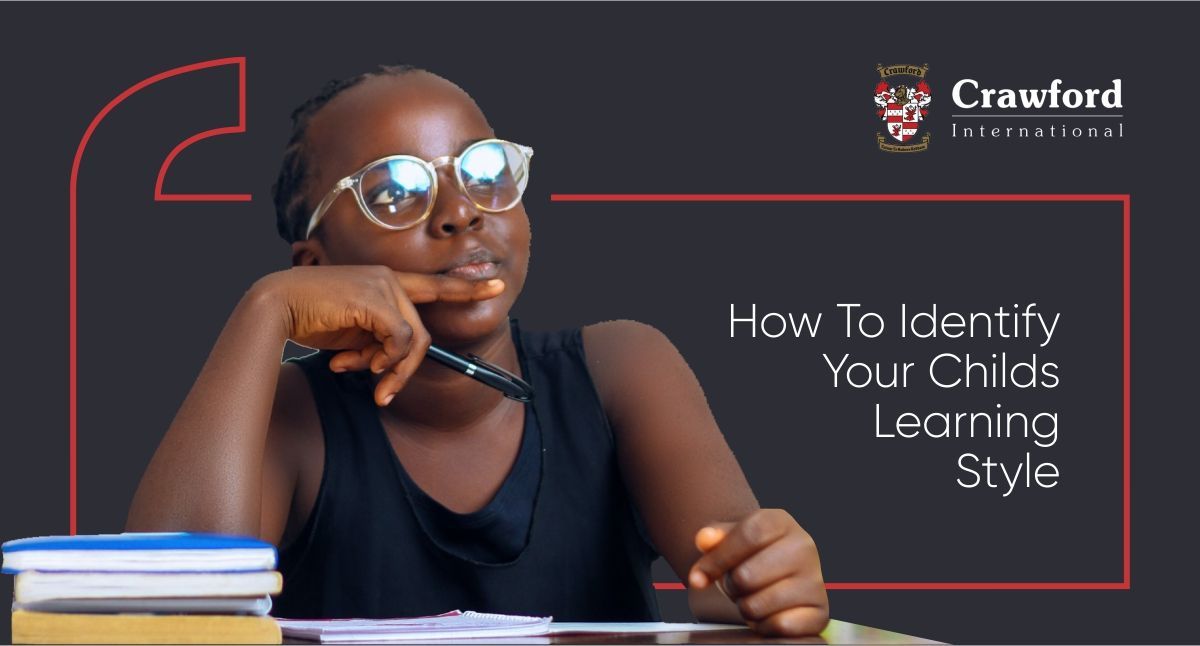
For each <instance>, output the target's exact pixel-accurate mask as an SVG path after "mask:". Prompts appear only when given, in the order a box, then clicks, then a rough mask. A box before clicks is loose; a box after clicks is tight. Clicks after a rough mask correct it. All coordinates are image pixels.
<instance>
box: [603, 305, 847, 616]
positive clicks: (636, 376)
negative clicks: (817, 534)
mask: <svg viewBox="0 0 1200 646" xmlns="http://www.w3.org/2000/svg"><path fill="white" fill-rule="evenodd" d="M583 337H584V345H585V350H586V353H587V360H588V368H589V370H590V371H591V373H592V376H593V381H594V382H595V383H596V387H597V391H598V393H599V394H600V397H601V400H602V402H603V404H604V407H605V411H606V412H607V413H608V416H609V421H610V423H611V424H612V426H613V432H614V434H615V435H616V439H617V453H618V458H619V461H620V465H621V472H622V475H623V477H624V478H625V481H626V484H627V486H628V488H629V490H630V492H631V494H632V495H633V497H634V499H635V500H636V502H637V505H638V509H639V510H640V511H641V512H642V516H643V520H644V521H645V523H646V526H647V529H648V531H649V532H650V535H651V539H652V540H653V541H654V543H655V546H656V547H657V548H658V550H659V551H660V552H661V553H662V555H663V557H664V558H666V560H667V562H668V563H670V565H671V568H672V569H673V570H675V572H676V574H677V575H679V577H680V579H682V580H683V581H685V582H687V584H688V602H689V605H690V606H691V609H692V613H693V614H694V615H695V616H696V617H697V618H698V619H701V620H707V621H735V622H742V621H745V622H746V623H747V624H748V625H750V626H751V627H753V628H755V629H756V630H758V631H759V632H762V633H766V634H786V635H802V634H811V633H815V632H819V631H820V630H821V629H822V628H824V626H825V624H826V622H827V621H828V600H827V597H826V593H825V588H824V582H823V579H822V577H821V572H820V564H819V560H818V559H817V554H816V548H815V545H814V544H813V543H812V539H811V537H809V536H808V534H807V533H806V532H804V530H803V529H802V528H800V526H799V525H798V524H796V522H795V520H794V519H793V518H792V517H791V516H790V515H789V514H788V513H787V512H785V511H783V510H778V509H760V508H759V505H758V501H757V500H756V499H755V497H754V494H753V492H752V491H751V489H750V485H749V483H747V481H746V477H745V475H744V474H743V473H742V469H741V467H740V466H739V465H738V463H737V460H736V459H735V458H734V456H733V452H732V451H731V450H730V449H729V445H728V444H727V443H726V442H725V438H724V436H723V435H722V434H721V431H720V429H719V428H718V427H717V423H716V420H715V419H714V418H713V415H712V411H711V410H710V408H709V406H708V402H707V400H706V399H705V397H704V392H703V390H702V389H701V387H700V383H699V382H698V380H697V379H696V376H695V374H693V373H692V370H691V368H689V367H688V365H687V362H686V361H684V359H683V357H682V356H680V354H679V352H678V351H677V350H676V349H675V347H674V345H673V344H672V343H671V342H670V340H669V339H667V338H666V337H665V336H664V335H663V334H662V333H661V332H659V331H658V330H656V329H654V328H653V327H650V326H648V325H645V324H642V323H637V322H635V321H608V322H605V323H600V324H597V325H592V326H587V327H585V328H584V329H583ZM726 575H728V576H726ZM714 581H721V583H720V585H721V586H722V587H724V588H725V589H726V591H727V592H728V593H729V594H728V595H726V594H725V593H724V592H722V591H721V590H719V589H718V587H717V585H710V584H711V583H713V582H714Z"/></svg>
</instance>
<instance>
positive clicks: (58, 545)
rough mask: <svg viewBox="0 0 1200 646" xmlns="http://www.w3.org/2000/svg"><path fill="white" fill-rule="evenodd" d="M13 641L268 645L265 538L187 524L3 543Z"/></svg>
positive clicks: (271, 580)
mask: <svg viewBox="0 0 1200 646" xmlns="http://www.w3.org/2000/svg"><path fill="white" fill-rule="evenodd" d="M3 558H4V560H3V572H4V573H5V574H15V575H16V580H15V582H14V592H13V614H12V640H13V643H14V644H81V643H86V644H115V643H119V644H151V643H170V644H188V643H224V644H278V643H280V642H281V637H282V636H281V633H280V630H279V626H278V625H277V624H276V623H275V620H274V619H272V618H271V617H269V616H267V613H268V612H269V611H270V610H271V596H270V595H272V594H278V593H279V591H280V589H281V588H282V586H283V579H282V577H281V576H280V575H279V573H278V572H276V571H275V562H276V553H275V548H274V546H272V545H271V544H270V543H266V542H263V541H260V540H258V539H254V538H243V537H237V536H222V535H217V534H191V533H150V534H145V533H138V534H134V533H129V534H100V535H91V536H45V537H37V538H24V539H20V540H15V541H9V542H7V543H4V545H3Z"/></svg>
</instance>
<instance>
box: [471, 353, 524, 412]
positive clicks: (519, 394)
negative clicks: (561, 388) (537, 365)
mask: <svg viewBox="0 0 1200 646" xmlns="http://www.w3.org/2000/svg"><path fill="white" fill-rule="evenodd" d="M465 356H466V357H467V358H468V359H470V360H471V361H472V362H474V363H476V364H478V365H479V366H482V367H484V368H486V369H488V370H490V371H492V372H494V373H496V376H498V377H500V378H502V379H504V380H505V381H507V382H509V383H510V384H512V386H513V391H514V392H511V393H509V392H505V393H504V396H505V397H508V398H509V399H515V400H517V401H520V402H529V401H532V400H533V386H531V385H530V384H529V382H527V381H525V380H524V379H521V378H520V377H518V376H516V375H514V374H513V373H511V372H509V371H507V370H505V369H504V368H501V367H500V366H497V365H495V364H493V363H489V362H487V361H485V360H484V359H483V358H482V357H480V356H479V355H477V354H474V353H470V352H468V353H467V354H466V355H465Z"/></svg>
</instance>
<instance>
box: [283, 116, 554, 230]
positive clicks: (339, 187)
mask: <svg viewBox="0 0 1200 646" xmlns="http://www.w3.org/2000/svg"><path fill="white" fill-rule="evenodd" d="M497 143H498V144H505V145H511V146H514V147H516V149H517V150H519V151H521V153H522V164H523V168H521V172H522V175H523V176H524V177H525V178H526V179H525V182H523V183H521V184H520V189H519V190H518V191H517V196H516V199H514V200H513V201H512V203H510V204H508V205H507V206H504V207H502V208H490V207H486V206H483V205H481V204H479V203H478V202H477V201H476V200H475V198H473V197H471V193H470V191H468V190H467V187H466V185H465V184H463V173H462V159H463V157H466V156H467V154H468V153H470V152H471V151H472V150H474V149H475V148H477V147H479V146H484V145H487V144H497ZM532 157H533V148H530V147H529V146H524V145H521V144H518V143H516V142H512V141H508V140H505V139H495V138H492V139H481V140H479V141H476V142H473V143H471V145H469V146H467V147H466V148H464V149H463V151H462V152H461V153H459V154H458V155H455V156H452V155H443V156H441V157H438V158H437V159H434V160H432V161H425V160H424V159H421V158H420V157H416V156H413V155H388V156H387V157H381V158H379V159H376V160H374V161H372V162H370V163H368V164H366V165H365V166H363V167H362V168H360V169H358V170H356V171H354V172H353V173H351V174H349V175H347V176H346V177H343V178H342V179H340V180H338V181H337V183H336V184H334V186H333V188H332V189H330V191H329V192H328V193H326V194H325V197H324V198H323V199H322V200H321V202H320V203H319V204H317V208H316V209H313V213H312V216H311V217H309V219H308V228H307V229H306V230H305V232H304V239H305V240H307V239H308V238H309V237H310V236H312V232H313V230H314V229H316V228H317V224H319V223H320V222H321V218H323V217H324V216H325V213H326V212H328V211H329V208H330V207H331V206H333V203H334V201H335V200H337V198H338V196H339V195H341V194H342V192H343V191H346V190H348V189H353V190H351V191H350V192H351V193H352V194H353V195H354V201H355V202H357V203H358V210H359V211H361V212H362V214H363V215H364V216H366V218H367V219H368V220H370V221H371V222H374V223H375V224H377V225H379V226H381V227H383V228H384V229H388V230H390V231H403V230H405V229H411V228H413V227H415V226H417V225H419V224H421V223H422V222H424V221H425V220H426V219H428V218H429V216H430V214H431V213H433V208H434V205H436V204H437V193H438V184H439V180H438V172H437V169H438V167H440V166H443V165H445V164H450V163H452V164H454V180H455V182H456V183H457V184H458V190H459V191H461V192H462V193H463V195H466V196H467V197H468V199H470V200H471V202H472V203H473V204H474V205H475V207H476V208H478V209H479V210H481V211H484V212H486V213H501V212H503V211H507V210H509V209H511V208H512V207H514V206H516V205H517V203H518V202H520V201H521V198H522V197H524V195H525V186H526V185H527V184H528V175H529V164H530V159H531V158H532ZM400 160H405V161H411V162H416V163H417V164H420V165H421V166H423V167H424V168H425V170H426V171H427V172H428V173H429V177H430V178H431V183H430V191H429V200H428V204H426V205H425V212H424V213H422V214H421V217H419V218H417V219H416V220H414V221H412V222H409V223H407V224H401V225H396V224H389V223H387V222H384V221H383V220H380V219H379V218H378V217H376V215H375V214H374V213H372V212H371V208H370V207H369V206H368V205H367V202H366V199H365V198H364V197H363V195H362V191H361V190H359V187H360V186H361V183H362V178H363V176H364V175H366V173H367V171H369V170H371V169H372V168H375V167H376V166H378V165H379V164H383V163H388V162H393V161H400Z"/></svg>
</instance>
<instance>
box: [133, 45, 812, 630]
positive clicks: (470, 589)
mask: <svg viewBox="0 0 1200 646" xmlns="http://www.w3.org/2000/svg"><path fill="white" fill-rule="evenodd" d="M292 118H293V123H294V131H293V135H292V138H291V141H290V142H289V145H288V147H287V150H286V152H285V155H284V163H283V168H282V170H281V172H280V175H279V179H278V181H277V182H276V185H275V187H274V197H275V206H276V212H277V218H278V224H279V230H280V233H281V234H282V235H283V237H284V238H285V239H286V240H288V242H290V243H291V246H292V261H293V267H292V268H290V269H287V270H284V271H280V272H277V273H273V274H269V275H267V276H265V277H263V278H261V279H259V280H258V281H256V282H255V283H254V285H252V286H251V287H250V288H249V289H248V290H247V292H246V293H245V295H244V296H243V298H242V299H241V301H240V302H239V303H238V305H237V306H236V308H235V309H234V311H233V313H232V315H231V316H230V317H229V320H228V322H227V323H226V325H225V328H224V329H223V330H222V332H221V335H220V337H219V338H218V340H217V343H216V345H215V347H214V348H213V350H212V352H211V354H210V356H209V358H208V360H207V362H206V363H205V365H204V367H203V369H202V370H201V372H200V375H199V377H198V378H197V379H196V382H195V384H194V386H193V387H192V389H191V391H190V393H189V394H188V396H187V398H186V400H185V401H184V403H183V405H182V407H181V408H180V410H179V412H178V414H177V415H176V417H175V419H174V421H173V422H172V424H171V427H170V429H169V430H168V431H167V433H166V435H165V436H164V438H163V440H162V442H161V444H160V445H159V447H158V449H157V451H156V453H155V454H154V456H153V458H152V460H151V462H150V464H149V466H148V467H147V469H146V472H145V474H144V475H143V477H142V480H141V483H140V485H139V487H138V490H137V493H136V495H135V497H134V500H133V503H132V506H131V508H130V512H129V518H128V521H127V524H126V529H127V530H129V531H160V530H191V531H214V532H227V533H235V534H249V535H256V536H259V537H261V538H263V539H265V540H268V541H271V542H272V543H274V544H276V545H278V546H280V564H279V568H280V571H281V572H282V573H283V575H284V582H285V583H284V589H283V593H282V594H281V595H280V596H279V597H278V599H277V600H276V606H275V614H276V615H279V616H293V617H352V616H358V617H397V616H412V615H423V614H433V613H437V612H443V611H445V610H449V609H453V608H470V609H474V610H481V611H491V612H504V613H513V614H530V615H553V616H554V617H555V618H556V619H559V620H577V621H601V620H607V621H637V620H642V621H646V620H657V619H658V608H657V606H656V602H655V598H654V593H653V590H652V586H651V582H650V578H649V577H650V564H651V562H652V561H653V560H654V559H655V558H656V557H657V556H658V555H662V556H663V557H665V558H666V560H667V562H668V563H670V565H671V567H672V569H674V570H675V572H676V573H677V574H678V575H679V576H680V578H681V579H682V580H684V581H686V582H687V583H688V587H689V589H688V600H689V604H690V606H691V609H692V611H693V613H694V614H695V616H696V617H697V618H698V619H700V620H702V621H739V622H740V621H744V622H745V623H746V624H748V625H749V626H750V627H752V628H753V629H755V630H757V631H759V632H761V633H763V634H772V635H805V634H812V633H817V632H819V631H821V630H822V629H823V628H824V627H825V625H826V623H827V621H828V617H829V603H828V599H827V596H826V593H825V587H824V582H823V579H822V576H821V568H820V563H819V560H818V556H817V550H816V547H815V545H814V543H813V541H812V538H811V537H810V536H809V535H808V534H807V533H806V532H805V531H804V530H803V529H802V528H801V527H800V526H799V525H798V524H797V523H796V521H795V520H794V519H793V518H792V517H791V516H790V515H789V514H788V513H786V512H784V511H782V510H779V509H759V507H758V503H757V502H756V500H755V497H754V495H753V493H752V492H751V491H750V488H749V485H748V484H747V482H746V479H745V476H744V475H743V474H742V471H741V469H740V467H739V466H738V464H737V462H736V460H735V459H734V457H733V454H732V453H731V451H730V450H729V447H728V445H727V444H726V443H725V441H724V438H723V437H722V435H721V432H720V430H719V429H718V428H717V425H716V422H715V421H714V419H713V416H712V413H711V412H710V410H709V408H708V404H707V402H706V400H705V398H704V395H703V392H702V391H701V388H700V385H699V384H698V383H697V381H696V378H695V376H694V375H693V373H692V372H691V370H690V369H689V368H688V366H687V364H686V363H685V361H684V360H683V358H682V357H681V356H680V355H679V353H678V352H677V351H676V350H675V348H674V346H673V345H672V344H671V342H670V341H669V340H668V339H667V338H666V337H664V336H663V335H662V334H661V333H660V332H658V331H657V330H656V329H654V328H652V327H649V326H647V325H643V324H640V323H636V322H633V321H606V322H603V323H596V324H593V325H587V326H584V327H582V328H575V329H567V330H560V331H558V332H554V333H542V332H533V331H527V330H522V329H521V328H520V327H519V326H518V321H517V320H516V319H512V318H510V317H509V316H508V313H509V310H510V308H511V307H512V306H513V303H514V302H515V301H516V299H517V295H518V294H520V292H521V288H522V285H523V284H524V281H525V276H526V270H527V267H528V261H529V254H530V227H529V220H528V217H527V216H526V213H525V208H524V206H523V204H522V203H521V201H520V197H521V193H522V192H523V190H524V187H525V182H526V180H527V179H528V171H529V165H530V164H529V162H530V159H531V156H532V150H531V149H529V148H528V147H525V146H522V145H519V144H515V143H511V142H507V141H504V140H502V139H499V138H497V137H496V134H495V133H494V132H493V130H492V128H491V126H490V125H489V124H488V122H487V119H486V118H485V117H484V115H483V113H482V112H481V111H480V109H479V107H478V106H477V105H476V104H475V102H474V100H473V99H472V98H471V97H470V96H469V95H468V94H467V93H465V92H464V91H463V90H462V89H460V88H459V87H457V86H456V85H454V84H453V83H451V82H449V81H447V80H445V79H443V78H441V77H439V76H436V75H434V74H432V73H429V72H426V71H424V70H420V69H417V68H413V67H411V66H381V67H380V68H379V69H378V70H376V71H374V72H370V73H366V74H362V75H359V76H356V77H353V78H350V79H346V80H342V81H335V82H331V83H330V84H328V85H327V86H326V88H325V89H324V91H323V92H322V93H321V94H320V95H318V96H316V97H314V98H313V99H310V100H309V101H308V102H306V103H305V104H304V105H302V106H301V107H300V108H298V109H297V110H296V111H295V112H294V113H293V115H292ZM429 162H432V163H429ZM287 339H292V340H293V341H295V342H297V343H300V344H302V345H305V346H308V347H311V348H317V349H319V352H317V353H315V354H312V355H309V356H307V357H304V358H302V359H299V360H289V361H286V362H283V364H282V365H281V364H280V360H279V357H280V353H281V350H282V348H283V345H284V343H285V341H286V340H287ZM431 342H436V344H438V345H439V346H442V347H444V348H447V349H450V350H454V351H457V352H459V353H464V354H465V353H473V354H475V355H478V357H480V358H481V359H482V360H483V361H486V362H488V363H491V364H493V365H496V366H499V367H501V368H503V369H505V370H507V371H509V372H512V373H514V374H516V375H519V376H520V377H522V378H523V379H524V380H525V381H528V382H530V383H531V384H532V386H533V388H534V390H535V393H536V394H535V396H534V399H533V401H532V402H531V403H529V404H526V403H522V402H519V401H516V400H514V399H509V398H506V397H504V396H503V395H502V394H501V393H500V392H499V391H497V390H495V389H492V388H489V387H487V386H485V385H483V384H481V383H480V382H478V381H476V380H474V379H472V378H470V377H467V376H465V375H463V374H461V373H458V372H456V371H453V370H449V369H447V368H445V367H443V366H440V365H436V364H435V363H433V362H431V361H423V359H424V357H425V354H426V350H427V349H428V348H429V346H430V343H431Z"/></svg>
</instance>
